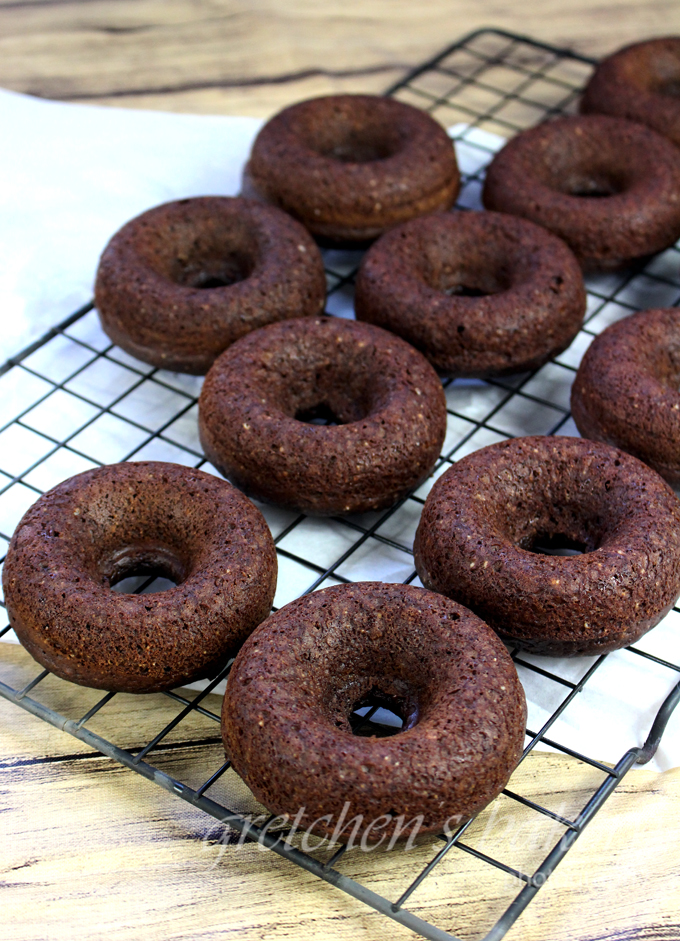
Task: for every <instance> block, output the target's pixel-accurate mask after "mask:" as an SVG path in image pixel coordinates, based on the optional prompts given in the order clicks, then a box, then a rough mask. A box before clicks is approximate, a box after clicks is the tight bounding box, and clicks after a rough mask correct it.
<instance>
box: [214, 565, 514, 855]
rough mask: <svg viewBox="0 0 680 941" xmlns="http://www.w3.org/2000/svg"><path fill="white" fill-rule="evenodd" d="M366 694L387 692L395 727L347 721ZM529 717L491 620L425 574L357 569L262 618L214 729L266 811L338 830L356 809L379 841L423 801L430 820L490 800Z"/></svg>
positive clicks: (429, 825) (443, 820)
mask: <svg viewBox="0 0 680 941" xmlns="http://www.w3.org/2000/svg"><path fill="white" fill-rule="evenodd" d="M368 696H372V697H373V698H376V697H378V698H380V697H384V699H385V702H386V703H389V708H390V709H392V711H394V712H396V713H397V714H398V715H400V717H401V718H402V720H403V721H404V726H403V730H402V731H401V732H398V733H397V734H395V735H393V736H390V737H387V738H382V737H378V738H377V737H375V736H371V737H360V736H356V735H353V734H352V732H351V729H350V724H349V715H350V713H351V712H352V710H353V709H355V708H357V707H359V706H360V705H361V703H362V702H363V701H364V700H365V699H366V697H368ZM525 721H526V704H525V699H524V691H523V689H522V686H521V684H520V682H519V680H518V678H517V672H516V670H515V667H514V664H513V663H512V660H511V659H510V657H509V655H508V654H507V652H506V650H505V648H504V646H503V644H502V643H501V642H500V640H499V639H498V638H497V637H496V636H495V634H494V633H493V631H491V630H490V629H489V628H488V627H487V626H486V624H484V623H483V622H482V621H480V620H479V618H477V617H475V616H474V615H473V614H472V613H471V612H470V611H468V610H466V609H465V608H463V607H462V606H461V605H458V604H455V603H454V602H452V601H449V600H448V599H446V598H443V597H442V596H441V595H435V594H433V593H432V592H429V591H424V590H423V589H422V588H414V587H412V586H408V585H392V584H384V583H379V582H364V583H358V584H352V585H340V586H336V587H332V588H327V589H324V590H322V591H318V592H314V593H312V594H310V595H306V596H304V597H303V598H299V599H297V601H293V602H292V603H291V604H288V605H286V606H285V607H284V608H282V609H281V610H280V611H277V613H276V614H274V615H272V616H271V617H270V618H268V619H267V621H265V622H264V623H263V624H262V625H261V626H260V627H259V628H258V630H257V631H256V632H255V633H254V634H253V635H252V636H251V637H250V639H249V640H248V641H247V642H246V644H245V645H244V646H243V648H242V650H241V652H240V653H239V655H238V657H237V658H236V661H235V663H234V665H233V667H232V670H231V673H230V675H229V679H228V682H227V692H226V695H225V697H224V706H223V711H222V735H223V738H224V742H225V747H226V751H227V754H228V755H229V757H230V759H231V761H232V764H233V766H234V768H235V769H236V771H237V772H238V774H240V775H241V777H242V778H243V780H244V781H245V782H246V784H247V785H248V787H250V789H251V790H252V791H253V793H254V794H255V796H256V797H257V799H258V800H260V801H261V802H262V803H263V804H264V805H265V806H266V807H267V808H268V809H269V810H270V811H272V812H273V813H276V814H288V815H289V816H290V818H297V820H298V828H299V830H302V831H304V830H305V829H307V828H308V827H309V826H310V825H313V829H314V830H315V831H316V832H318V833H321V834H323V835H325V836H329V837H330V836H332V834H333V831H334V829H335V827H336V826H337V825H338V821H339V820H340V819H341V817H342V819H343V820H344V821H345V822H346V823H347V824H348V825H347V827H346V829H345V830H344V831H343V832H342V833H338V834H336V839H338V840H339V842H341V843H342V842H346V841H347V840H348V838H349V836H350V834H351V832H352V820H353V818H355V817H356V816H357V815H361V823H360V825H359V828H358V830H357V831H356V834H355V840H357V841H358V840H359V839H362V838H363V839H364V840H365V843H375V842H380V840H381V838H383V839H384V840H385V841H386V842H388V841H389V840H390V839H391V837H392V836H394V834H395V832H400V833H401V836H402V838H403V837H406V836H409V835H410V834H411V833H412V831H413V830H414V829H416V824H415V823H414V818H417V817H418V816H419V815H420V816H421V817H422V822H421V825H420V827H419V828H417V831H418V833H420V834H425V833H432V832H437V831H440V830H442V829H443V828H444V827H445V826H447V824H448V826H449V828H450V829H451V830H453V829H455V827H456V826H457V825H458V824H459V823H460V821H461V819H463V818H466V817H469V816H471V815H472V814H474V813H476V812H477V811H479V810H480V809H481V808H482V807H484V806H485V805H486V804H487V803H488V802H489V801H491V800H492V799H493V798H494V797H495V796H496V795H497V794H498V793H499V792H500V791H501V789H502V788H503V787H504V786H505V784H506V782H507V780H508V778H509V777H510V774H511V773H512V771H513V770H514V768H515V766H516V764H517V762H518V761H519V758H520V756H521V753H522V745H523V742H524V724H525ZM300 811H302V813H301V814H300V816H299V817H297V815H298V813H299V812H300ZM343 812H344V816H343ZM327 815H328V816H327ZM399 818H401V827H402V829H401V831H399V827H400V822H399ZM315 821H316V823H314V822H315ZM374 821H375V822H376V826H375V827H374V828H372V829H371V827H370V825H371V823H373V822H374Z"/></svg>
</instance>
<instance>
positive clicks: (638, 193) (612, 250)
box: [483, 114, 680, 269]
mask: <svg viewBox="0 0 680 941" xmlns="http://www.w3.org/2000/svg"><path fill="white" fill-rule="evenodd" d="M483 199H484V205H485V206H486V208H487V209H497V210H499V211H500V212H509V213H511V214H512V215H516V216H523V217H524V218H525V219H530V220H531V221H532V222H537V223H538V224H539V225H543V226H545V228H546V229H550V231H551V232H554V233H555V235H558V236H559V237H560V238H562V239H564V241H565V242H566V243H567V244H568V245H569V246H570V247H571V249H572V250H573V252H574V253H575V255H576V256H577V258H578V259H579V261H580V262H581V264H582V266H583V267H584V268H595V269H596V268H615V267H619V266H621V265H623V264H625V263H627V262H630V261H633V260H634V259H636V258H641V257H643V256H645V255H650V254H652V253H653V252H658V251H661V249H663V248H666V247H667V246H669V245H672V244H673V243H674V242H675V241H676V239H677V238H678V237H679V236H680V151H679V150H678V148H677V147H675V146H674V145H673V144H671V142H670V141H668V140H666V139H665V138H664V137H661V135H659V134H657V133H656V132H655V131H652V130H650V129H649V128H647V127H644V126H643V125H641V124H636V123H634V122H633V121H624V120H622V119H621V118H610V117H607V116H605V115H599V114H597V115H584V116H580V117H569V118H560V119H559V120H556V121H548V122H546V123H545V124H540V125H539V126H538V127H534V128H531V129H530V130H528V131H523V132H522V133H521V134H518V135H517V137H514V138H513V139H512V140H511V141H509V142H508V143H507V144H506V145H505V147H504V148H503V149H502V150H501V151H500V152H499V153H498V154H497V155H496V156H495V157H494V159H493V160H492V162H491V165H490V166H489V169H488V170H487V175H486V182H485V184H484V193H483Z"/></svg>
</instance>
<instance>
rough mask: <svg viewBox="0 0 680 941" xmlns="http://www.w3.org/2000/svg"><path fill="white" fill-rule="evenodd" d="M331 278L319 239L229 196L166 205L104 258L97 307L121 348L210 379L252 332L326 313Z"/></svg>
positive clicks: (271, 211) (137, 223)
mask: <svg viewBox="0 0 680 941" xmlns="http://www.w3.org/2000/svg"><path fill="white" fill-rule="evenodd" d="M325 298H326V278H325V274H324V268H323V262H322V260H321V254H320V252H319V250H318V248H317V247H316V244H315V243H314V241H313V239H311V238H310V236H309V233H308V232H306V230H305V229H304V228H303V227H302V226H301V225H300V224H299V223H297V222H295V220H294V219H291V218H290V217H289V216H287V215H286V214H285V213H282V212H280V211H279V210H277V209H275V208H274V207H273V206H263V205H261V204H260V203H257V202H254V201H252V200H245V199H241V198H236V199H231V198H229V197H227V196H203V197H196V198H194V199H181V200H178V201H176V202H172V203H165V204H164V205H162V206H156V207H155V208H154V209H150V210H148V212H144V213H142V215H140V216H137V217H136V218H135V219H132V220H131V221H130V222H128V223H127V224H126V225H124V226H123V228H122V229H120V231H118V232H117V233H116V234H115V235H114V236H113V238H112V239H111V241H110V242H109V244H108V245H107V247H106V248H105V250H104V253H103V254H102V257H101V261H100V263H99V270H98V272H97V281H96V285H95V303H96V305H97V310H98V311H99V317H100V319H101V322H102V327H103V328H104V330H105V331H106V333H107V334H108V335H109V337H111V339H112V340H113V342H114V343H117V344H118V346H120V347H122V349H124V350H126V351H127V352H128V353H131V354H132V355H133V356H136V357H137V358H138V359H141V360H143V361H144V362H147V363H152V364H153V365H154V366H160V367H163V368H165V369H174V370H177V371H179V372H189V373H198V374H203V373H206V372H207V371H208V369H209V368H210V366H211V365H212V363H213V362H214V360H215V359H216V357H217V356H219V354H220V353H221V352H222V350H224V349H226V348H227V347H228V346H229V345H230V344H231V343H233V342H234V341H235V340H237V339H238V338H239V337H242V336H244V334H246V333H248V332H249V331H250V330H255V329H257V328H258V327H263V326H264V325H265V324H268V323H272V322H274V321H276V320H283V319H285V318H287V317H306V316H313V315H315V314H319V313H321V311H322V310H323V306H324V301H325Z"/></svg>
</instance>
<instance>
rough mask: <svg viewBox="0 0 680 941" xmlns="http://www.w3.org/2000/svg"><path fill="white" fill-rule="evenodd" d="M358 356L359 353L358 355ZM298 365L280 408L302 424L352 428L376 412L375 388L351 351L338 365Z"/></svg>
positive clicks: (283, 391) (290, 379)
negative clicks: (306, 366)
mask: <svg viewBox="0 0 680 941" xmlns="http://www.w3.org/2000/svg"><path fill="white" fill-rule="evenodd" d="M356 352H359V351H356ZM300 366H301V364H300V363H299V362H298V363H296V364H295V368H296V374H295V375H290V376H289V377H288V378H289V383H290V384H289V386H288V388H283V389H281V407H282V408H283V410H284V411H285V412H286V413H287V414H288V415H290V416H292V417H293V418H295V419H296V420H297V421H299V422H303V423H306V424H313V425H349V424H352V423H353V422H358V421H361V420H362V419H364V418H366V417H367V416H368V415H369V414H370V413H371V411H372V410H373V405H374V401H373V400H374V394H373V391H372V384H371V382H370V381H369V380H368V377H367V376H366V374H365V372H364V371H363V370H362V369H361V368H357V361H356V360H355V359H354V357H353V356H352V351H348V357H347V360H346V361H345V362H344V363H339V364H337V365H328V364H321V365H318V366H317V367H316V368H315V366H314V364H313V363H312V364H310V366H309V368H308V369H306V370H305V369H304V365H303V366H302V368H300Z"/></svg>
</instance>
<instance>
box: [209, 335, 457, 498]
mask: <svg viewBox="0 0 680 941" xmlns="http://www.w3.org/2000/svg"><path fill="white" fill-rule="evenodd" d="M315 418H317V419H323V418H326V419H327V420H329V421H333V422H335V424H327V425H321V424H314V423H312V421H313V419H315ZM199 431H200V436H201V442H202V445H203V449H204V451H205V454H206V457H207V458H208V460H210V461H211V462H212V463H213V464H214V465H215V467H217V468H218V469H219V470H220V471H221V472H222V473H223V474H224V475H225V476H226V477H229V479H230V480H231V481H233V482H234V483H235V484H236V485H237V486H238V487H241V488H242V489H243V490H244V491H245V492H246V493H248V494H249V495H251V496H253V497H256V498H258V499H260V500H264V501H266V502H269V503H276V504H279V505H281V506H287V507H291V508H294V509H297V510H300V511H302V512H305V513H310V514H314V515H333V514H343V513H359V512H364V511H366V510H371V509H379V508H381V507H385V506H391V505H392V504H393V503H396V502H397V500H399V499H401V498H402V497H404V496H406V494H407V493H408V492H409V490H411V489H412V488H413V487H416V486H417V485H418V484H419V483H420V482H421V481H422V480H424V479H425V477H427V475H428V474H429V473H430V471H431V470H432V468H433V467H434V464H435V461H436V460H437V458H438V457H439V452H440V449H441V446H442V443H443V441H444V435H445V433H446V400H445V398H444V392H443V390H442V386H441V382H440V380H439V379H438V377H437V374H436V373H435V371H434V370H433V368H432V367H431V366H430V364H429V363H428V362H427V360H426V359H425V358H424V357H423V356H422V355H421V354H420V353H418V352H417V350H414V349H413V347H411V346H409V345H408V344H407V343H404V341H403V340H400V339H399V337H395V336H394V335H393V334H391V333H387V331H385V330H381V329H380V328H379V327H374V326H373V325H372V324H364V323H358V322H356V321H353V320H343V319H340V318H335V317H314V318H305V319H303V320H288V321H285V322H283V323H279V324H272V325H271V326H269V327H264V328H263V329H262V330H258V331H256V332H255V333H251V334H249V335H248V336H247V337H244V338H243V339H242V340H239V341H238V343H235V344H234V345H233V346H232V347H230V348H229V349H228V350H227V351H226V352H225V353H223V354H222V356H220V358H219V359H218V360H217V362H216V363H215V365H214V366H213V367H212V369H211V370H210V372H209V373H208V375H207V377H206V380H205V383H204V385H203V390H202V392H201V397H200V400H199Z"/></svg>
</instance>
